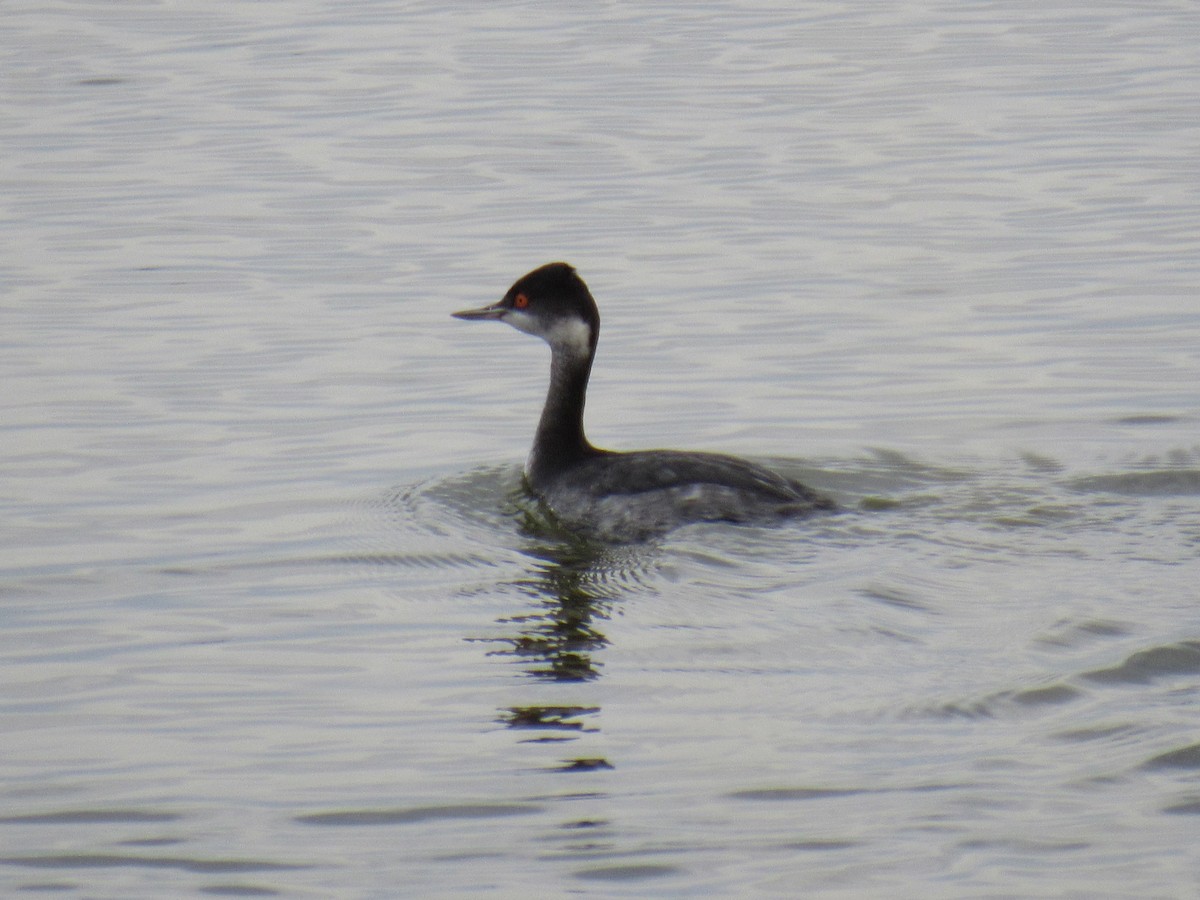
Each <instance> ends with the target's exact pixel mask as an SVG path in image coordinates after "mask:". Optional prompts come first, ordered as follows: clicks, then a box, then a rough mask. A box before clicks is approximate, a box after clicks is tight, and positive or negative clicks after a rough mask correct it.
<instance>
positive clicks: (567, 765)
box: [490, 541, 623, 772]
mask: <svg viewBox="0 0 1200 900" xmlns="http://www.w3.org/2000/svg"><path fill="white" fill-rule="evenodd" d="M527 553H528V554H529V555H530V556H531V557H532V559H533V560H534V564H533V565H532V566H531V569H530V572H529V575H528V577H526V578H524V579H521V580H520V581H517V582H516V583H515V587H517V588H518V589H519V590H520V591H521V592H522V593H523V594H525V595H527V596H528V597H530V598H531V599H532V600H534V601H535V602H536V604H537V605H536V607H535V608H533V609H532V610H529V611H525V612H522V613H520V614H517V615H513V616H506V617H505V618H503V619H500V620H499V623H500V624H501V625H503V626H506V630H508V631H509V633H508V634H507V635H506V636H502V637H496V638H492V639H491V641H493V642H498V643H500V644H502V645H503V646H502V647H501V648H498V649H494V650H492V651H490V652H491V654H492V655H496V656H504V657H510V658H513V659H515V660H517V661H519V663H520V665H521V667H522V669H523V670H524V672H525V673H526V674H527V675H528V676H530V677H532V678H535V679H537V680H539V681H544V682H557V683H567V684H580V683H586V682H590V681H595V680H596V679H598V678H599V677H600V675H601V670H602V668H603V663H602V662H601V661H600V660H599V658H598V657H599V655H600V654H601V652H602V651H603V650H604V648H605V647H606V646H608V638H606V637H605V635H604V633H603V631H601V630H600V628H601V626H602V625H603V623H604V622H605V621H606V620H607V619H608V618H609V616H610V614H611V610H612V607H613V605H614V598H613V594H614V593H615V592H614V590H613V587H612V584H611V581H612V578H613V576H614V575H615V574H616V573H618V572H620V570H621V569H622V568H623V567H622V566H621V560H620V559H614V558H613V554H612V553H611V552H610V550H609V549H607V548H603V547H597V546H595V545H591V544H584V543H581V542H574V541H570V542H560V541H545V542H538V543H537V544H536V545H535V546H532V547H530V548H528V549H527ZM599 712H600V709H599V707H595V706H571V705H554V706H550V705H546V706H512V707H508V708H507V709H504V710H502V711H501V715H500V721H502V722H504V724H506V725H508V726H509V727H510V728H514V729H521V730H526V729H527V730H530V731H532V732H535V733H537V734H538V736H537V737H531V738H529V740H531V741H534V742H538V743H542V742H552V741H564V740H573V739H575V738H576V737H578V736H579V735H580V734H582V733H587V732H595V731H598V730H599V729H598V727H596V725H595V724H593V723H594V717H595V716H597V715H598V714H599ZM563 763H564V765H563V771H572V772H577V771H595V770H598V769H609V768H612V766H611V765H610V764H609V763H608V762H607V761H606V760H604V759H600V758H596V759H571V760H564V761H563Z"/></svg>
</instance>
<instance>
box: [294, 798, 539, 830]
mask: <svg viewBox="0 0 1200 900" xmlns="http://www.w3.org/2000/svg"><path fill="white" fill-rule="evenodd" d="M541 811H542V810H541V807H538V806H529V805H524V804H515V803H467V804H456V805H452V806H416V807H402V808H397V809H350V810H339V811H338V812H324V813H309V814H308V815H303V816H296V818H295V821H297V822H299V823H300V824H302V825H333V826H345V825H351V826H361V825H411V824H414V823H419V822H437V821H445V820H453V819H502V818H508V817H510V816H527V815H532V814H533V813H538V812H541Z"/></svg>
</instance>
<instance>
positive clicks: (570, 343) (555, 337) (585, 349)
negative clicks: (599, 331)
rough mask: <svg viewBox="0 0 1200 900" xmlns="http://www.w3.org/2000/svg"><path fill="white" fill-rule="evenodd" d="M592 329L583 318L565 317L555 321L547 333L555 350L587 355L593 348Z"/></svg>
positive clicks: (548, 340)
mask: <svg viewBox="0 0 1200 900" xmlns="http://www.w3.org/2000/svg"><path fill="white" fill-rule="evenodd" d="M591 337H592V334H591V329H589V328H588V324H587V322H585V321H583V319H576V318H573V317H572V318H570V319H564V320H563V321H561V322H557V323H555V325H554V327H553V328H551V329H550V331H549V332H548V333H547V334H546V335H545V338H546V343H548V344H549V345H550V347H551V349H553V350H563V351H565V352H566V353H569V354H571V355H572V356H587V355H588V354H589V353H590V352H591V350H592V346H591Z"/></svg>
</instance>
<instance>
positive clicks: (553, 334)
mask: <svg viewBox="0 0 1200 900" xmlns="http://www.w3.org/2000/svg"><path fill="white" fill-rule="evenodd" d="M504 321H505V322H507V323H508V324H509V325H511V326H512V327H513V328H515V329H517V330H518V331H524V332H525V333H526V334H534V335H537V336H538V337H540V338H541V339H542V340H544V341H545V342H546V343H547V344H549V345H550V349H552V350H554V351H555V352H562V353H565V354H567V355H568V356H572V357H574V356H587V355H588V354H589V353H590V352H591V350H592V346H591V340H590V339H591V332H590V329H589V328H588V324H587V322H585V321H584V320H583V319H577V318H575V317H574V316H572V317H571V318H569V319H562V320H560V321H557V322H555V323H554V324H553V325H552V326H551V327H550V328H549V329H548V330H547V329H543V328H542V321H541V320H540V319H538V318H536V317H535V316H531V315H529V313H526V312H522V311H520V310H516V309H514V310H509V311H508V313H507V314H506V315H505V316H504Z"/></svg>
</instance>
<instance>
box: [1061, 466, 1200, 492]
mask: <svg viewBox="0 0 1200 900" xmlns="http://www.w3.org/2000/svg"><path fill="white" fill-rule="evenodd" d="M1067 487H1068V488H1070V489H1071V490H1075V491H1081V492H1086V493H1103V494H1124V495H1128V496H1133V497H1190V496H1195V495H1197V494H1200V469H1156V470H1150V471H1145V472H1123V473H1118V474H1114V475H1087V476H1084V477H1081V478H1074V479H1071V480H1070V481H1068V482H1067Z"/></svg>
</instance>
